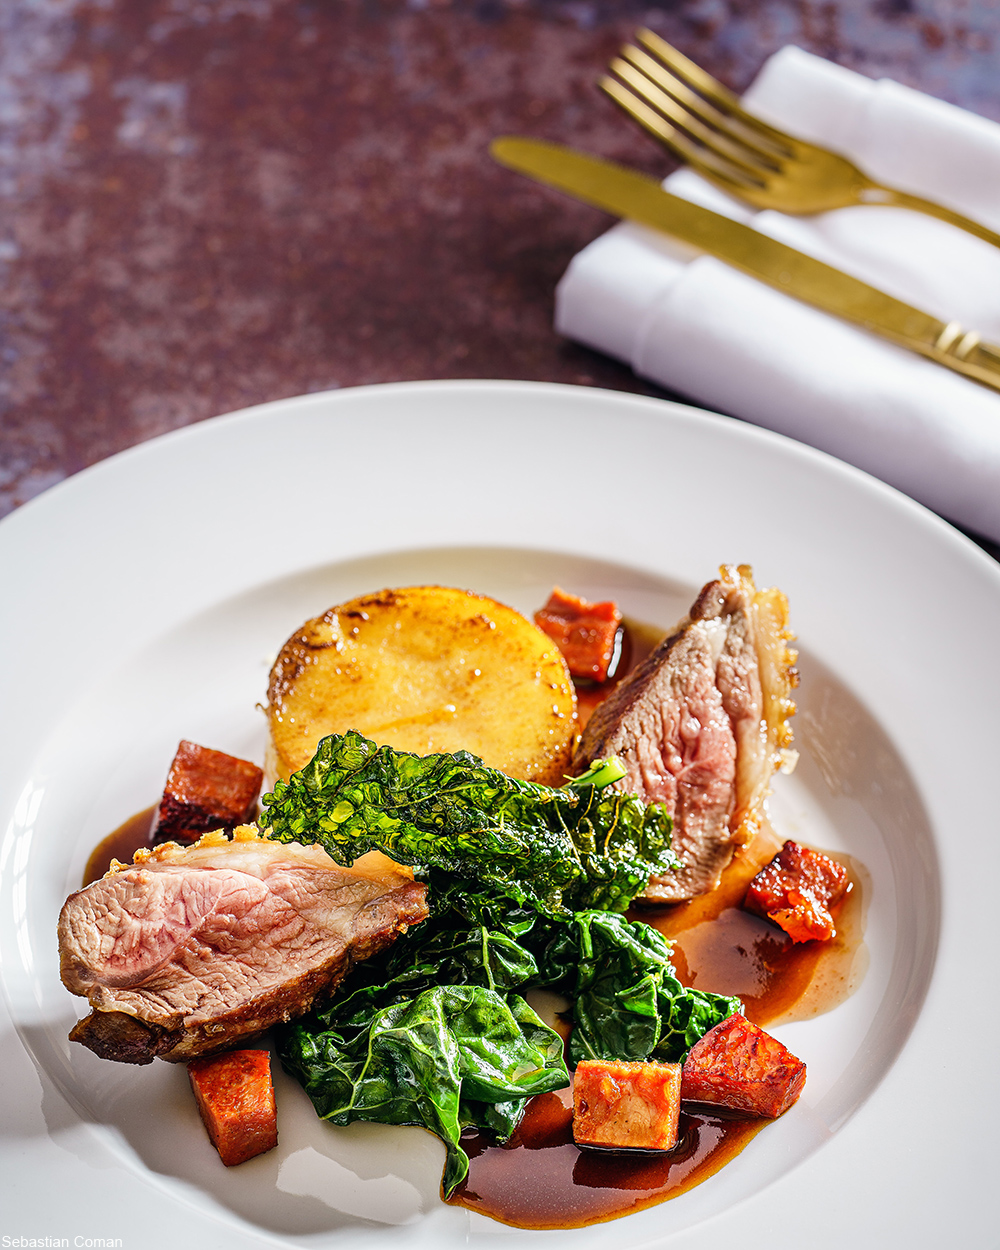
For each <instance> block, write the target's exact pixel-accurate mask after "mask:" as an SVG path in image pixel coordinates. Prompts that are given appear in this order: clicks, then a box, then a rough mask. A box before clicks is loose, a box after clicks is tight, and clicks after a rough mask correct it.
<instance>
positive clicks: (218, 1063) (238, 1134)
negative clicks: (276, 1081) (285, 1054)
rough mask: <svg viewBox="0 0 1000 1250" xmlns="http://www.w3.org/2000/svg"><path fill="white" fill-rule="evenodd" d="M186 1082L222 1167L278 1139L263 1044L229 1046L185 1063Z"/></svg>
mask: <svg viewBox="0 0 1000 1250" xmlns="http://www.w3.org/2000/svg"><path fill="white" fill-rule="evenodd" d="M188 1076H189V1077H190V1078H191V1088H192V1089H193V1090H194V1096H195V1098H196V1099H197V1100H198V1110H199V1111H200V1112H201V1118H202V1120H204V1122H205V1128H206V1129H207V1130H208V1135H209V1137H210V1138H211V1139H212V1145H213V1146H214V1147H215V1148H216V1150H217V1151H218V1152H219V1157H220V1158H221V1160H222V1162H223V1163H224V1164H225V1165H226V1167H227V1168H230V1167H233V1166H234V1165H236V1164H237V1163H245V1162H246V1161H247V1159H252V1158H253V1157H254V1156H255V1155H260V1154H264V1152H265V1151H267V1150H271V1149H273V1148H274V1147H275V1146H276V1145H277V1144H278V1120H277V1114H276V1111H275V1106H274V1087H273V1086H272V1084H271V1057H270V1055H269V1054H268V1052H267V1051H266V1050H231V1051H228V1052H227V1053H226V1054H223V1055H215V1056H214V1057H212V1058H209V1059H192V1060H191V1062H190V1063H189V1064H188Z"/></svg>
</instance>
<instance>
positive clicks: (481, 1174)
mask: <svg viewBox="0 0 1000 1250" xmlns="http://www.w3.org/2000/svg"><path fill="white" fill-rule="evenodd" d="M767 1123H768V1121H766V1120H759V1119H752V1118H750V1117H747V1116H736V1115H733V1116H727V1115H726V1113H725V1112H718V1113H717V1112H707V1111H706V1112H702V1110H701V1109H699V1110H697V1111H692V1110H690V1109H689V1108H688V1107H684V1108H683V1109H682V1110H681V1115H680V1138H679V1140H678V1143H677V1145H676V1146H675V1147H674V1149H673V1150H671V1151H670V1152H669V1154H663V1153H660V1152H659V1151H654V1150H649V1151H638V1150H635V1151H620V1152H615V1151H610V1150H608V1151H605V1150H581V1149H580V1148H579V1147H578V1146H575V1145H574V1144H573V1094H572V1090H570V1089H562V1090H557V1091H556V1092H555V1093H552V1094H540V1095H539V1096H538V1097H537V1098H533V1099H532V1100H531V1102H529V1103H528V1109H527V1111H526V1112H525V1116H524V1119H523V1120H522V1121H521V1125H520V1127H519V1128H518V1130H517V1131H516V1132H515V1134H514V1136H513V1137H512V1138H511V1139H510V1141H509V1142H508V1143H507V1145H506V1146H494V1145H492V1144H490V1143H489V1142H488V1141H487V1139H486V1138H485V1137H484V1136H483V1135H481V1134H479V1133H476V1132H467V1133H465V1134H463V1136H462V1148H463V1150H465V1151H466V1153H467V1154H468V1156H469V1175H468V1176H467V1177H466V1179H465V1180H464V1181H463V1182H462V1184H461V1186H460V1187H459V1188H458V1189H457V1190H456V1191H455V1194H454V1196H453V1197H452V1198H451V1202H452V1203H454V1204H455V1205H457V1206H463V1207H469V1208H470V1209H471V1210H473V1211H480V1212H482V1214H483V1215H489V1216H491V1217H492V1218H493V1219H495V1220H499V1221H500V1222H501V1223H503V1224H513V1225H515V1226H516V1227H517V1228H580V1227H582V1226H583V1225H585V1224H599V1223H601V1222H602V1221H604V1220H613V1219H616V1218H618V1217H619V1216H621V1215H628V1214H629V1213H630V1212H632V1211H640V1210H641V1209H642V1208H643V1207H650V1206H654V1205H655V1204H656V1203H659V1202H663V1201H664V1200H665V1199H667V1198H674V1197H676V1196H677V1195H678V1194H682V1193H684V1191H685V1190H686V1189H691V1188H693V1187H694V1186H695V1185H697V1184H699V1183H700V1182H701V1181H703V1180H705V1179H706V1178H707V1177H709V1176H711V1175H713V1173H715V1172H717V1171H718V1170H719V1168H721V1167H724V1166H725V1164H727V1163H728V1162H729V1161H730V1159H733V1158H735V1157H736V1155H738V1154H739V1153H740V1151H741V1150H742V1149H743V1147H744V1146H745V1145H746V1144H747V1142H749V1141H750V1139H751V1138H753V1137H755V1136H756V1135H757V1134H758V1133H759V1132H760V1130H761V1129H762V1128H764V1126H765V1125H766V1124H767ZM529 1152H530V1153H529Z"/></svg>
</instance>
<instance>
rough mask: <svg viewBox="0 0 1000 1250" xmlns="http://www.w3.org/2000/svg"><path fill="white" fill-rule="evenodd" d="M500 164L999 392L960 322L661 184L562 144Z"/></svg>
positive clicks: (511, 154) (985, 353)
mask: <svg viewBox="0 0 1000 1250" xmlns="http://www.w3.org/2000/svg"><path fill="white" fill-rule="evenodd" d="M490 152H491V153H492V155H493V157H494V159H495V160H497V161H499V163H500V164H501V165H505V166H507V168H508V169H514V170H516V171H517V172H518V173H521V174H527V175H528V177H529V178H534V179H535V180H536V181H537V182H543V183H545V184H546V185H547V186H550V187H555V188H556V189H557V190H559V191H565V192H566V193H567V194H568V195H572V196H574V197H575V198H576V199H578V200H584V201H585V202H586V203H588V204H593V205H595V207H597V208H602V209H604V211H605V212H607V213H612V214H613V215H614V216H615V217H624V218H626V219H627V220H629V221H637V222H639V223H641V224H642V225H644V226H652V227H653V229H654V230H662V231H664V232H665V233H667V234H670V235H673V236H674V238H676V239H681V240H683V241H684V242H685V243H690V244H692V245H693V246H694V247H697V248H700V249H701V250H702V251H704V252H708V253H709V254H710V255H712V256H717V257H718V258H719V260H723V261H725V262H726V264H728V265H732V266H733V267H734V268H735V269H739V270H742V272H743V273H747V274H750V276H751V277H753V278H758V279H759V280H760V281H761V282H766V283H767V284H768V285H769V286H773V287H776V288H777V290H779V291H784V292H785V294H786V295H791V296H793V297H794V298H795V299H799V300H802V301H803V303H806V304H812V306H813V307H814V308H820V309H822V310H823V312H828V313H833V314H834V315H836V316H838V317H843V318H844V320H845V321H852V322H854V324H855V325H859V326H863V327H864V328H865V329H866V330H870V331H871V332H872V333H874V334H881V335H882V336H883V337H884V338H887V339H891V340H892V342H894V343H898V344H899V345H900V346H901V347H908V348H909V349H910V350H911V351H914V352H919V353H920V355H921V356H926V357H928V358H929V359H930V360H935V361H937V363H938V364H940V365H946V366H947V367H948V368H949V369H954V370H955V371H956V373H961V374H964V375H965V377H967V378H972V379H974V380H975V381H976V382H982V383H984V384H985V385H986V386H990V387H993V388H994V390H998V391H1000V347H996V346H994V345H993V344H992V343H986V342H984V341H983V339H982V338H981V337H980V336H979V335H978V334H977V333H976V332H975V331H974V330H966V329H964V327H962V326H961V325H959V323H958V322H957V321H949V322H944V321H939V320H938V318H937V317H932V316H931V315H930V314H929V313H925V312H921V310H920V309H919V308H913V307H911V306H910V305H909V304H905V303H903V301H902V300H898V299H895V298H894V297H893V296H891V295H886V293H885V292H884V291H879V290H878V289H877V288H876V287H873V286H869V285H868V283H867V282H862V281H860V280H859V279H858V278H852V277H851V276H850V274H846V273H841V271H840V270H839V269H834V268H833V267H832V266H831V265H825V264H824V263H823V262H822V261H820V260H815V259H814V258H813V257H812V256H807V255H806V254H805V253H804V252H797V251H795V249H794V248H791V247H788V246H787V245H786V244H784V243H779V242H778V241H777V240H776V239H772V238H769V237H768V236H767V235H766V234H759V233H758V232H757V231H756V230H753V229H751V227H750V226H745V225H743V224H742V222H738V221H733V220H731V219H730V218H729V217H723V216H722V215H721V214H719V213H713V212H711V211H710V210H709V209H707V208H702V207H701V205H700V204H692V203H691V201H690V200H683V199H681V198H680V197H679V196H676V195H671V194H670V193H669V192H667V191H664V190H663V188H662V187H661V186H660V184H659V183H658V182H657V181H656V180H655V179H654V178H648V177H647V176H646V175H645V174H638V173H636V172H635V171H634V170H631V169H626V168H625V167H624V166H623V165H615V164H613V163H612V162H611V161H605V160H601V159H600V158H598V157H596V156H587V155H586V154H585V153H583V152H575V151H574V150H573V149H572V148H567V147H563V146H562V145H561V144H558V143H546V142H544V141H542V140H540V139H520V138H516V137H514V136H505V137H504V138H501V139H495V140H494V141H493V143H492V144H491V145H490Z"/></svg>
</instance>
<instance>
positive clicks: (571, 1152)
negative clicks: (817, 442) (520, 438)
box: [83, 621, 868, 1229]
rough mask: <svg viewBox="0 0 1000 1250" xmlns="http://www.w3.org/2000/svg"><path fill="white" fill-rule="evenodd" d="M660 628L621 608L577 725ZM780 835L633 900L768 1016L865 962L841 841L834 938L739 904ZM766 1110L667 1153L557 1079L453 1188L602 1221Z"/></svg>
mask: <svg viewBox="0 0 1000 1250" xmlns="http://www.w3.org/2000/svg"><path fill="white" fill-rule="evenodd" d="M662 637H663V634H662V631H658V630H656V629H653V628H652V627H650V626H646V625H642V624H639V623H637V622H633V621H626V623H625V629H624V635H623V639H622V650H621V658H620V661H619V664H618V668H617V672H616V674H615V676H614V677H613V678H612V679H610V680H609V681H607V682H605V683H604V684H603V685H602V686H596V685H582V684H581V685H580V686H579V687H578V689H577V697H578V703H579V716H580V722H581V727H582V726H583V725H584V724H586V721H587V720H588V718H589V717H590V715H591V714H592V713H593V711H594V709H595V708H596V707H597V706H598V705H599V704H600V703H601V702H602V701H603V700H604V699H605V698H607V696H608V695H609V694H610V692H611V690H612V689H614V686H615V684H616V682H617V681H618V680H621V678H622V677H623V676H625V674H626V673H628V672H629V671H631V669H632V668H634V667H635V666H636V665H637V664H639V663H640V662H641V661H642V660H643V659H645V657H646V656H647V655H649V653H650V652H651V651H652V650H653V648H654V647H655V646H656V644H657V643H658V642H659V641H660V639H661V638H662ZM155 814H156V805H155V804H154V805H153V806H152V807H149V808H146V809H145V810H144V811H141V812H137V813H136V815H134V816H132V817H130V818H129V819H128V820H127V821H125V823H124V824H122V825H121V826H119V828H117V829H116V830H115V831H114V832H113V833H111V834H109V835H108V836H107V837H106V838H104V839H103V841H101V842H100V843H99V844H98V846H97V847H95V849H94V851H93V852H92V854H91V856H90V858H89V860H88V861H87V868H86V872H85V874H84V881H83V884H84V885H88V884H89V883H90V882H92V881H96V880H98V879H99V878H100V877H102V876H103V875H104V874H105V872H107V870H108V868H109V867H110V865H111V861H112V859H118V860H121V861H122V862H124V863H128V862H130V861H131V859H132V856H133V854H134V853H135V852H136V851H137V850H139V849H140V848H142V847H149V846H150V845H151V839H152V825H153V820H154V817H155ZM781 844H782V839H780V838H779V837H778V836H777V835H776V834H775V833H774V831H773V830H772V829H771V828H770V826H769V825H766V824H764V825H763V826H762V827H761V829H760V831H759V832H758V833H757V835H756V836H755V837H754V839H753V840H752V841H751V842H750V843H749V844H748V845H747V846H745V847H743V848H741V850H739V851H738V852H737V853H736V855H735V856H734V858H733V862H732V863H731V864H730V865H729V867H728V868H727V869H726V871H725V872H724V873H723V876H722V881H721V883H720V885H719V887H718V889H716V890H715V891H713V893H711V894H709V895H704V896H702V897H701V898H697V899H693V900H692V901H691V902H689V903H675V904H673V905H670V906H666V907H645V906H642V907H640V906H636V907H634V908H633V909H632V911H630V912H629V918H630V919H632V920H643V921H645V922H646V923H647V924H651V925H652V926H653V927H654V928H656V929H659V930H660V932H661V933H663V934H664V936H665V937H668V938H670V939H671V941H673V943H674V966H675V968H676V970H677V975H678V978H679V979H680V981H681V982H682V983H683V984H684V985H688V986H691V987H693V988H696V989H706V990H708V989H710V990H713V991H715V992H716V993H720V994H735V995H738V996H739V997H740V998H741V999H742V1000H743V1003H744V1006H745V1010H746V1016H747V1019H749V1020H752V1021H753V1022H754V1023H755V1024H759V1025H762V1026H763V1025H766V1024H776V1023H785V1022H788V1021H791V1020H802V1019H806V1018H808V1017H811V1016H815V1015H820V1014H822V1013H823V1012H825V1011H829V1010H831V1009H832V1008H833V1007H835V1006H837V1004H838V1003H840V1002H842V1001H843V1000H844V999H845V998H847V997H849V996H850V994H851V993H853V991H854V989H855V988H856V986H857V985H858V983H859V982H860V980H861V978H862V977H863V975H864V972H865V970H866V968H867V962H868V961H867V951H866V949H865V946H864V942H863V934H864V910H865V897H866V893H867V890H866V888H865V885H866V878H865V873H864V870H863V868H862V867H861V866H860V865H859V864H857V863H856V862H855V861H854V860H852V859H851V858H850V857H849V856H844V855H839V854H838V855H833V858H835V859H837V860H838V861H839V862H840V863H842V864H844V865H845V867H846V868H847V869H848V871H849V873H850V875H851V883H852V889H851V892H850V893H849V894H848V896H847V898H846V899H845V901H844V902H843V904H842V905H841V908H840V910H839V912H838V914H837V917H836V919H837V935H836V937H834V938H833V939H831V941H829V942H825V943H824V942H800V943H794V942H792V941H791V939H790V938H788V936H787V935H786V934H784V933H783V932H782V931H781V930H780V929H779V928H777V926H775V925H772V924H770V923H769V922H768V921H766V920H763V919H761V918H759V917H757V916H753V915H751V914H750V913H749V912H744V911H743V910H742V909H741V908H740V902H741V901H742V898H743V895H744V893H745V891H746V887H747V885H748V884H749V882H750V880H751V878H752V877H753V876H754V875H755V874H756V873H757V872H758V871H759V869H760V868H762V867H763V865H764V864H766V863H767V862H768V860H770V859H771V858H772V856H773V855H774V854H775V853H776V852H777V851H778V850H779V849H780V848H781ZM826 853H827V854H831V852H826ZM768 1123H769V1121H767V1120H761V1119H755V1118H751V1117H746V1116H740V1115H736V1114H730V1113H727V1112H725V1111H724V1110H710V1109H708V1108H704V1107H693V1106H691V1105H689V1104H686V1105H685V1106H684V1107H683V1108H682V1110H681V1115H680V1139H679V1141H678V1144H677V1146H676V1147H675V1148H674V1149H673V1150H672V1151H670V1152H669V1153H666V1154H664V1153H659V1152H656V1151H620V1152H614V1151H597V1150H592V1149H580V1147H578V1146H576V1145H575V1144H574V1142H573V1094H572V1089H564V1090H558V1091H556V1092H555V1093H551V1094H542V1095H540V1096H539V1097H537V1098H533V1099H532V1100H531V1101H530V1102H529V1103H528V1106H527V1110H526V1112H525V1116H524V1119H523V1120H522V1122H521V1125H520V1127H519V1128H518V1129H517V1131H516V1132H515V1134H514V1135H513V1137H512V1138H511V1139H510V1141H509V1142H507V1143H506V1144H505V1145H503V1146H498V1145H496V1144H494V1142H493V1139H492V1138H491V1137H490V1136H489V1135H488V1134H482V1133H479V1132H477V1131H475V1130H469V1131H467V1132H466V1133H464V1134H463V1136H462V1147H463V1149H464V1150H465V1151H466V1153H467V1154H468V1156H469V1161H470V1163H469V1175H468V1176H467V1177H466V1179H465V1181H464V1182H463V1183H462V1185H461V1186H460V1187H459V1188H458V1189H457V1190H456V1192H455V1194H454V1195H453V1197H452V1198H451V1199H450V1201H451V1202H452V1203H454V1204H455V1205H457V1206H463V1207H468V1208H470V1209H471V1210H473V1211H479V1212H481V1213H482V1214H484V1215H488V1216H490V1217H491V1218H492V1219H495V1220H498V1221H500V1222H501V1223H503V1224H510V1225H513V1226H515V1227H517V1228H535V1229H542V1228H580V1227H583V1226H584V1225H587V1224H595V1223H601V1222H602V1221H605V1220H613V1219H616V1218H618V1217H619V1216H622V1215H628V1214H629V1213H630V1212H632V1211H638V1210H641V1209H642V1208H643V1207H649V1206H654V1205H656V1204H657V1203H660V1202H664V1201H665V1200H666V1199H668V1198H673V1197H676V1196H677V1195H678V1194H682V1193H684V1192H685V1191H686V1190H688V1189H692V1188H693V1187H694V1186H695V1185H697V1184H700V1182H701V1181H703V1180H706V1179H707V1178H708V1177H709V1176H712V1175H713V1174H714V1173H715V1172H717V1171H718V1170H719V1169H720V1168H722V1167H724V1166H725V1165H726V1164H727V1163H729V1162H730V1160H732V1159H734V1158H735V1157H736V1155H738V1154H739V1153H740V1151H741V1150H743V1148H744V1146H746V1145H747V1143H748V1142H749V1141H750V1140H751V1139H752V1138H754V1137H755V1136H756V1135H757V1134H758V1133H759V1132H760V1131H761V1129H763V1128H764V1127H765V1126H766V1125H767V1124H768ZM529 1152H530V1153H529Z"/></svg>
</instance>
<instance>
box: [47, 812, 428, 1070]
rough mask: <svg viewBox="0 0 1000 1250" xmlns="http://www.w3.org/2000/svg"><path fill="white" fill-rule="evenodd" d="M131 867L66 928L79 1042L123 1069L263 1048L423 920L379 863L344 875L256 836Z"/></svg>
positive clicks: (89, 891)
mask: <svg viewBox="0 0 1000 1250" xmlns="http://www.w3.org/2000/svg"><path fill="white" fill-rule="evenodd" d="M136 860H137V862H136V863H135V864H133V865H130V866H128V867H126V866H124V865H118V866H117V870H113V871H112V872H111V873H109V874H108V875H107V876H106V877H104V878H103V879H102V880H101V881H96V882H94V884H93V885H90V886H88V887H87V888H86V889H84V890H80V891H78V892H77V893H75V894H72V895H70V897H69V898H68V899H67V901H66V903H65V905H64V907H63V910H62V914H61V915H60V918H59V949H60V959H61V967H62V978H63V983H64V984H65V986H66V988H67V989H69V990H70V991H72V993H74V994H79V995H81V996H83V997H86V998H87V999H88V1000H89V1001H90V1005H91V1007H92V1008H93V1009H94V1011H93V1013H92V1014H91V1016H90V1017H88V1018H87V1019H86V1020H84V1021H81V1022H80V1024H78V1025H77V1026H76V1028H75V1029H74V1030H73V1032H72V1033H71V1035H70V1036H71V1038H72V1039H73V1040H74V1041H79V1042H82V1043H83V1044H84V1045H86V1046H89V1047H90V1049H91V1050H93V1051H94V1052H95V1053H97V1054H99V1055H101V1057H102V1058H106V1059H117V1060H119V1061H121V1062H123V1063H150V1062H151V1061H152V1060H153V1058H155V1057H156V1056H157V1055H159V1056H161V1057H162V1058H164V1059H169V1060H171V1061H175V1062H180V1061H186V1060H188V1059H191V1058H193V1057H195V1056H197V1055H205V1054H213V1053H215V1052H216V1051H219V1050H224V1049H227V1048H229V1047H231V1046H233V1045H234V1044H235V1043H239V1042H242V1041H246V1040H248V1039H250V1038H252V1037H255V1036H257V1035H258V1034H260V1033H262V1032H263V1031H264V1030H265V1029H267V1028H269V1027H270V1026H271V1025H272V1024H275V1023H277V1022H278V1021H279V1020H288V1019H291V1018H292V1017H294V1016H297V1015H300V1014H302V1013H303V1012H305V1011H307V1010H308V1009H309V1008H310V1006H311V1005H312V1003H313V1001H314V1000H315V999H316V998H317V997H320V996H323V995H326V994H328V993H329V992H330V990H332V989H333V988H334V987H335V986H336V985H337V984H338V983H339V982H340V981H341V980H342V979H343V978H344V976H346V974H347V972H348V971H349V969H350V967H351V965H352V964H353V963H354V962H355V961H357V960H360V959H366V958H368V957H369V956H370V955H373V954H375V952H376V951H379V950H381V949H383V948H384V947H386V946H388V945H389V944H390V943H391V942H392V941H394V940H395V938H396V936H397V934H399V933H401V932H404V931H405V930H406V928H407V927H408V926H409V925H412V924H416V923H418V922H419V921H421V920H423V919H424V918H425V916H426V915H427V907H426V902H425V899H424V894H425V888H424V886H423V885H422V884H420V883H418V882H415V881H414V880H413V879H412V874H411V873H410V872H409V871H408V870H407V869H403V868H399V867H398V866H397V865H395V864H391V863H390V861H389V860H387V859H385V857H384V856H381V855H378V854H377V853H375V854H373V855H370V856H365V857H364V858H363V859H361V860H359V861H358V862H357V863H356V864H355V865H354V867H353V868H350V869H348V868H341V867H340V866H339V865H337V864H335V863H334V862H333V860H331V859H330V858H329V857H328V856H327V855H326V853H325V852H324V851H322V850H321V849H320V848H318V847H308V848H306V847H302V846H297V845H288V846H286V845H283V844H281V843H279V842H271V841H268V840H267V839H263V838H261V837H260V836H259V835H257V834H256V831H255V830H253V829H252V828H250V827H248V826H244V827H242V828H241V829H238V830H237V831H236V840H234V841H233V842H229V841H228V840H227V839H226V838H225V836H224V835H222V834H220V833H212V834H206V835H205V836H204V837H203V838H201V839H200V841H199V842H197V843H196V844H195V845H194V846H192V847H188V848H184V849H182V848H180V847H178V846H176V845H175V844H173V843H167V844H165V845H164V846H161V847H158V848H157V849H156V850H155V851H152V852H139V853H138V854H137V856H136Z"/></svg>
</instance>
